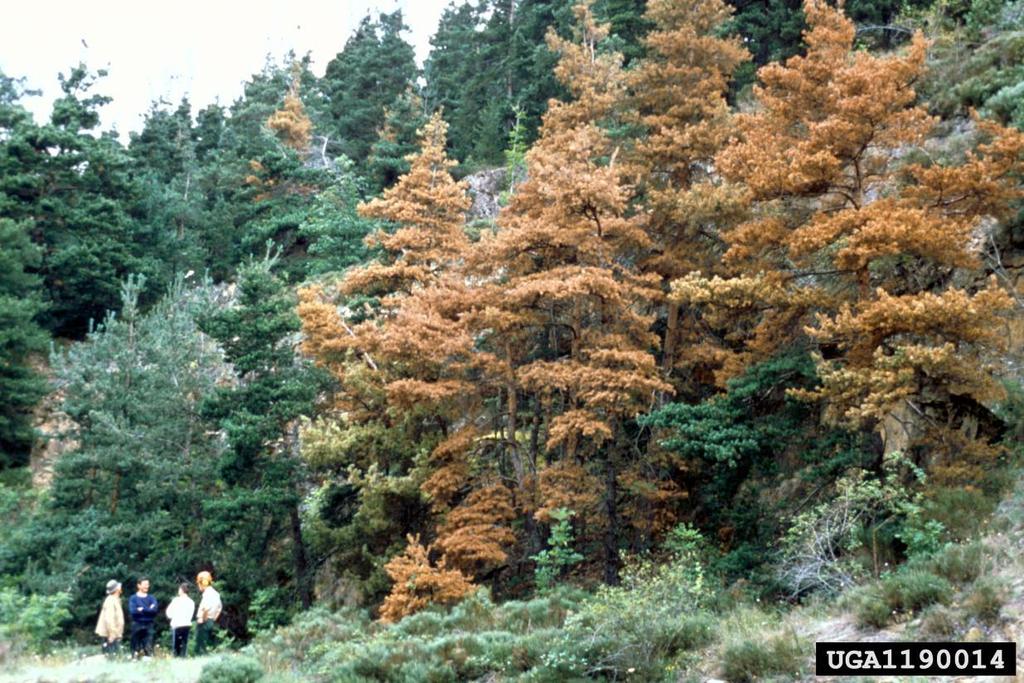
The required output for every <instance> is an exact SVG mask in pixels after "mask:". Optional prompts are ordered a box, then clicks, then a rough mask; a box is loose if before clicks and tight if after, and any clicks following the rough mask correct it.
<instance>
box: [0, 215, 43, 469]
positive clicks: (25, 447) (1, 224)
mask: <svg viewBox="0 0 1024 683" xmlns="http://www.w3.org/2000/svg"><path fill="white" fill-rule="evenodd" d="M0 244H2V245H3V249H2V250H0V397H2V401H0V469H3V468H5V467H12V466H19V465H27V464H28V460H29V454H30V452H31V450H32V443H33V441H34V439H35V430H34V429H33V427H32V420H33V415H32V411H33V409H34V408H35V406H36V403H38V402H39V399H41V398H42V397H43V395H44V394H45V393H46V383H45V381H44V380H43V378H42V376H40V375H39V373H38V372H36V370H35V369H34V368H33V367H32V365H31V355H32V354H34V353H40V354H41V353H42V352H43V351H44V349H45V348H46V334H45V333H44V332H43V330H42V329H41V328H40V327H39V325H38V324H37V323H36V316H37V315H38V314H39V313H40V311H41V310H42V305H41V302H40V301H39V297H38V287H39V280H38V278H37V277H35V276H33V275H31V274H30V273H29V272H28V270H29V269H30V268H32V267H34V266H35V265H37V264H38V263H39V256H40V254H39V250H38V249H37V248H36V247H35V245H33V244H32V242H31V241H30V240H29V237H28V233H27V232H26V231H25V228H24V225H19V224H18V223H15V222H13V221H11V220H8V219H6V218H0Z"/></svg>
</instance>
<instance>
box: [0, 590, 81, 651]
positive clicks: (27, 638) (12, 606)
mask: <svg viewBox="0 0 1024 683" xmlns="http://www.w3.org/2000/svg"><path fill="white" fill-rule="evenodd" d="M70 602H71V597H70V596H69V595H68V594H67V593H57V594H55V595H32V596H31V597H29V596H25V595H22V594H21V593H19V592H18V591H16V590H14V589H13V588H0V642H8V643H11V645H12V649H11V652H12V654H22V653H26V652H28V653H37V652H42V651H43V650H45V649H46V648H47V647H48V646H49V645H50V644H52V639H53V638H54V637H56V636H57V635H58V634H59V633H60V632H61V629H62V626H63V624H64V622H65V621H67V620H68V619H69V618H70V617H71V612H70V611H69V610H68V605H69V604H70Z"/></svg>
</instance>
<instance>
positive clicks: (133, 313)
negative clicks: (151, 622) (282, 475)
mask: <svg viewBox="0 0 1024 683" xmlns="http://www.w3.org/2000/svg"><path fill="white" fill-rule="evenodd" d="M142 287H143V283H142V281H141V279H135V278H133V279H130V280H129V281H128V282H127V283H126V284H125V286H124V289H123V292H122V297H123V298H122V302H123V303H122V314H121V315H114V314H110V315H108V316H107V318H106V320H105V321H104V323H103V324H102V325H100V326H99V327H98V328H97V329H96V330H94V331H93V332H92V333H90V334H89V336H88V337H87V338H86V340H85V341H84V342H82V343H80V344H76V345H74V346H72V347H70V348H69V349H68V350H67V351H66V352H63V353H58V354H55V355H54V357H53V359H52V365H53V369H54V374H55V376H56V379H57V382H58V385H59V387H60V388H61V389H62V391H63V396H64V400H63V405H62V408H63V410H64V411H65V412H66V413H67V414H68V416H69V417H70V418H71V419H72V420H73V421H74V424H75V430H74V432H73V433H70V434H67V435H65V438H68V439H74V440H76V441H77V442H78V447H77V448H76V449H74V450H71V451H69V452H66V453H64V454H63V455H62V457H61V458H60V459H59V460H58V461H57V463H56V465H55V467H54V474H53V483H52V486H51V488H50V490H49V494H48V496H47V498H45V499H44V500H43V501H42V503H41V504H40V505H38V506H36V507H35V508H34V511H33V513H32V514H31V515H30V516H28V518H26V519H25V522H24V524H19V525H18V526H16V527H14V528H12V529H10V531H9V533H8V534H7V536H6V538H5V542H4V543H3V544H2V545H0V574H5V575H8V576H10V577H12V580H14V581H16V582H17V583H18V584H20V585H21V586H22V587H23V588H24V589H26V590H29V589H31V591H32V592H34V593H41V594H49V593H56V592H58V591H64V590H70V592H71V596H72V599H71V602H70V609H71V611H72V616H73V621H72V624H73V625H75V626H81V627H88V628H91V626H92V623H91V622H92V620H93V619H95V615H96V609H97V607H98V604H99V602H100V601H101V599H102V597H103V590H102V589H103V586H104V585H105V584H106V582H107V581H108V580H110V579H111V578H117V579H118V580H120V581H122V582H124V583H125V584H126V585H130V581H131V579H133V578H134V577H137V576H138V575H139V574H141V573H143V572H145V573H147V574H149V575H150V577H151V578H152V579H153V586H154V591H155V592H160V593H163V592H164V591H167V592H170V591H171V589H172V587H173V586H174V585H176V584H177V583H178V582H179V581H180V580H181V579H183V578H186V577H191V576H194V575H195V571H196V568H197V567H200V566H202V565H201V563H202V562H204V561H205V559H206V555H207V552H208V550H209V549H208V548H207V547H205V546H204V544H203V530H202V526H203V517H202V514H201V510H202V507H203V501H204V500H206V499H208V498H211V497H215V490H216V488H215V487H216V477H215V475H214V472H213V471H212V469H211V467H210V463H211V460H212V458H213V455H214V454H215V453H216V450H217V444H216V441H215V439H214V438H213V435H212V434H211V433H210V432H209V431H208V428H207V425H205V424H204V423H203V421H202V420H201V419H200V416H199V414H198V413H199V411H198V408H199V400H200V398H201V397H202V396H204V395H206V394H207V393H209V392H211V391H212V390H213V387H214V385H215V384H216V383H217V382H218V381H220V380H221V379H222V378H224V377H226V376H227V374H228V373H227V368H226V367H225V366H224V364H223V360H222V356H221V354H220V352H219V350H218V349H217V348H216V347H215V345H214V344H212V343H211V342H210V340H209V339H207V338H205V337H204V336H203V335H202V334H200V333H199V330H198V329H197V327H196V324H195V316H196V315H197V313H198V312H199V311H200V310H202V309H203V308H205V307H206V306H208V305H209V299H210V296H211V292H210V290H208V289H205V288H190V287H187V286H186V284H185V282H184V281H183V280H178V281H177V282H176V283H175V284H174V285H173V286H172V287H171V288H170V289H169V291H168V294H167V296H166V298H165V299H164V300H163V301H162V302H160V303H159V304H157V305H156V306H155V307H154V308H153V310H152V311H151V312H150V313H149V314H147V315H142V314H141V313H140V312H139V309H138V298H139V293H140V291H141V289H142Z"/></svg>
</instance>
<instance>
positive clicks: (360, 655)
mask: <svg viewBox="0 0 1024 683" xmlns="http://www.w3.org/2000/svg"><path fill="white" fill-rule="evenodd" d="M580 598H581V595H580V594H579V593H578V592H574V591H571V590H565V589H562V590H555V591H552V592H550V593H548V594H547V595H545V596H544V597H540V598H535V599H533V600H528V601H510V602H505V603H503V604H500V605H496V604H494V603H493V602H492V601H491V598H490V595H489V592H488V591H487V590H485V589H482V590H479V591H477V592H475V593H474V594H473V595H472V596H470V597H469V598H467V599H465V600H463V601H462V602H461V603H459V604H458V605H456V606H455V607H453V608H452V609H450V610H441V609H437V608H432V609H428V610H425V611H422V612H419V613H417V614H414V615H412V616H410V617H406V618H405V619H403V620H402V621H400V622H398V623H397V624H393V625H384V624H380V623H374V624H370V623H368V621H367V619H366V616H365V615H364V614H361V613H358V612H355V611H354V610H345V611H343V612H340V613H338V614H334V615H331V614H329V613H326V612H324V611H321V610H316V611H313V612H307V613H303V614H302V615H301V616H300V617H299V618H297V619H296V620H295V621H294V622H293V624H292V625H291V626H288V627H286V628H284V629H280V630H278V631H277V632H275V633H273V634H268V635H266V636H261V637H260V638H257V640H256V641H255V642H254V643H253V645H252V646H251V649H252V651H253V652H254V653H256V655H257V656H258V657H260V658H261V659H262V660H263V661H264V662H265V663H266V665H267V668H268V669H270V668H274V667H276V666H281V665H282V664H283V663H287V664H288V665H290V666H298V668H299V670H300V671H301V672H303V673H304V674H305V675H306V676H309V677H312V678H320V677H323V678H326V679H328V680H337V681H355V680H367V679H369V680H395V681H404V680H408V681H426V680H475V679H479V678H482V677H486V676H488V675H497V676H501V677H508V678H513V677H515V676H519V675H525V676H528V677H531V678H533V679H535V680H558V678H557V677H556V676H555V675H554V674H553V673H552V672H551V671H550V670H549V669H548V668H547V667H546V666H545V664H544V663H543V661H542V659H543V657H544V656H545V653H546V652H548V650H549V649H550V646H551V644H552V642H553V641H554V639H555V638H556V637H557V636H558V634H559V628H560V627H561V625H562V624H563V623H564V621H565V618H566V615H567V614H569V612H570V611H571V610H572V609H573V608H574V607H575V606H576V605H577V604H578V602H579V600H580Z"/></svg>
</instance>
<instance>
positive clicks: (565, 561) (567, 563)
mask: <svg viewBox="0 0 1024 683" xmlns="http://www.w3.org/2000/svg"><path fill="white" fill-rule="evenodd" d="M573 514H574V513H573V511H572V510H568V509H566V508H558V509H557V510H554V511H552V512H551V518H552V519H553V520H554V524H552V525H551V536H550V537H548V548H547V549H545V550H542V551H540V552H539V553H537V554H536V555H534V557H533V559H534V561H535V562H536V563H537V569H536V570H535V577H536V581H537V587H538V588H540V589H541V590H550V589H551V588H552V587H553V586H554V585H555V581H556V580H557V579H558V578H559V577H561V576H563V575H564V574H565V573H566V571H568V570H569V569H570V568H571V567H572V566H573V565H575V564H578V563H579V562H580V561H581V560H583V555H581V554H580V553H578V552H576V551H575V550H573V548H572V546H573V540H574V539H573V533H572V522H571V521H570V520H571V519H572V516H573Z"/></svg>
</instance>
